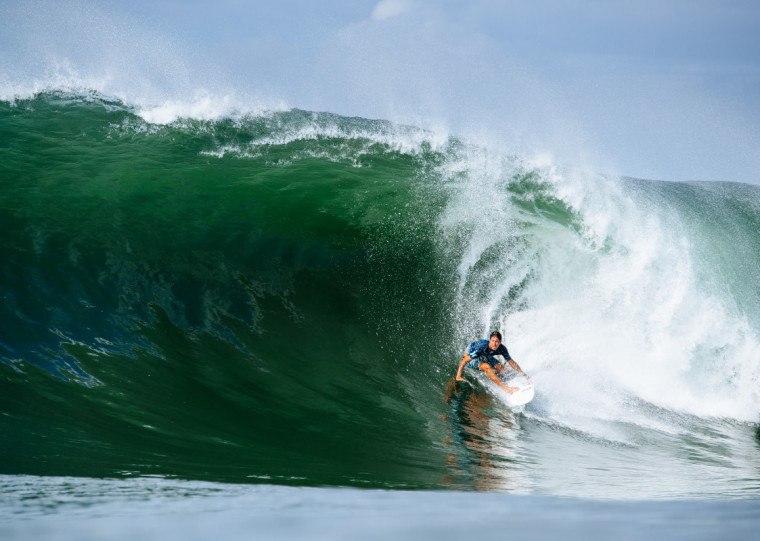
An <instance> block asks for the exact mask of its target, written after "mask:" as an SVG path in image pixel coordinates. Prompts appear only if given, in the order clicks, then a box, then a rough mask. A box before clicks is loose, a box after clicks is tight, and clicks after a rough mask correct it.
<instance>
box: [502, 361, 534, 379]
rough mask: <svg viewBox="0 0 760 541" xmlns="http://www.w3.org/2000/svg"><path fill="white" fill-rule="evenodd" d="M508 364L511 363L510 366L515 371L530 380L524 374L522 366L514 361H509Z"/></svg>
mask: <svg viewBox="0 0 760 541" xmlns="http://www.w3.org/2000/svg"><path fill="white" fill-rule="evenodd" d="M507 362H508V363H509V366H511V367H512V369H513V370H516V371H517V372H519V373H520V374H522V375H523V376H525V377H526V378H528V379H530V376H529V375H528V374H526V373H525V372H523V371H522V368H520V366H519V365H518V364H517V363H516V362H515V361H513V360H512V359H509V360H508V361H507Z"/></svg>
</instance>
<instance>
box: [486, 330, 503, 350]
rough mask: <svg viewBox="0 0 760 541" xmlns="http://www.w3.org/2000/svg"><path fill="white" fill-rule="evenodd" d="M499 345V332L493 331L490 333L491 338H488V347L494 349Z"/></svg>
mask: <svg viewBox="0 0 760 541" xmlns="http://www.w3.org/2000/svg"><path fill="white" fill-rule="evenodd" d="M500 345H501V333H500V332H499V331H494V332H492V333H491V338H489V340H488V347H489V348H491V349H496V348H498V347H499V346H500Z"/></svg>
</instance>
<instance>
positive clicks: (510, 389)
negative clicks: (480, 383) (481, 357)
mask: <svg viewBox="0 0 760 541" xmlns="http://www.w3.org/2000/svg"><path fill="white" fill-rule="evenodd" d="M480 369H481V370H482V371H483V372H485V373H486V375H487V376H488V377H489V378H490V379H491V381H493V382H494V383H495V384H496V385H498V386H499V387H501V388H502V389H504V390H505V391H508V392H510V393H513V392H515V391H516V390H517V387H509V386H507V385H505V384H504V382H503V381H501V380H500V379H499V376H497V375H496V372H494V371H493V368H491V365H490V364H488V363H480Z"/></svg>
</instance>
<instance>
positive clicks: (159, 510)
mask: <svg viewBox="0 0 760 541" xmlns="http://www.w3.org/2000/svg"><path fill="white" fill-rule="evenodd" d="M0 487H1V488H2V490H1V491H0V494H1V495H0V537H2V538H3V539H6V540H17V539H40V540H48V539H50V540H54V539H77V540H88V539H98V540H101V539H112V540H121V539H124V540H126V539H130V540H131V539H159V538H160V539H164V538H167V537H169V538H174V539H211V538H215V539H227V540H230V539H251V538H255V539H336V538H346V539H358V538H361V539H364V540H370V539H398V538H408V539H412V538H413V539H436V540H441V539H461V538H463V536H469V535H477V536H478V539H485V540H487V539H503V538H505V536H514V535H517V536H518V537H521V538H528V537H530V538H531V539H534V540H535V539H559V538H562V539H565V540H574V539H578V540H581V539H589V538H600V539H612V538H614V539H689V540H700V539H725V540H730V539H752V538H753V536H756V535H757V532H758V531H760V501H757V500H736V501H689V500H668V501H627V502H622V501H606V500H586V499H579V498H558V497H554V496H522V495H509V494H495V493H466V492H450V491H440V492H438V491H432V492H431V491H393V490H392V491H387V490H364V489H354V488H308V487H285V486H273V485H234V484H221V483H207V482H197V481H178V480H167V479H159V478H137V479H128V480H102V479H86V478H62V477H33V476H0Z"/></svg>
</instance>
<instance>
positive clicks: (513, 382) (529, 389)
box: [503, 376, 536, 406]
mask: <svg viewBox="0 0 760 541" xmlns="http://www.w3.org/2000/svg"><path fill="white" fill-rule="evenodd" d="M504 383H506V384H507V385H509V386H510V387H517V388H518V390H517V391H515V392H513V393H508V392H507V391H504V392H503V395H504V397H505V400H506V401H507V404H508V405H509V406H524V405H525V404H527V403H528V402H530V401H531V400H533V397H534V396H535V395H536V391H535V390H534V389H533V384H532V383H531V381H530V380H529V379H527V378H526V377H525V376H515V377H512V378H509V379H507V380H506V381H505V382H504Z"/></svg>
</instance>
